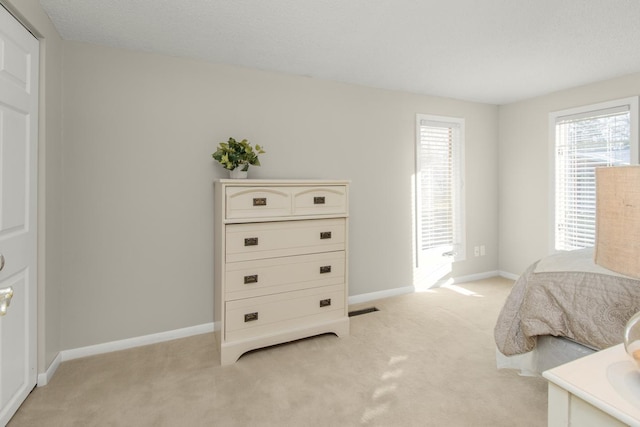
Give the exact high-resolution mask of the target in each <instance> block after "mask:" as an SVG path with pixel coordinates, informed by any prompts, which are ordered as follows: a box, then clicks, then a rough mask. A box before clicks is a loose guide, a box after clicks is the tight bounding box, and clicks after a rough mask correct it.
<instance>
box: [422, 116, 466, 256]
mask: <svg viewBox="0 0 640 427" xmlns="http://www.w3.org/2000/svg"><path fill="white" fill-rule="evenodd" d="M416 128H417V129H416V134H417V143H416V146H417V149H416V169H417V170H416V211H417V215H416V216H417V221H416V224H417V226H416V231H417V236H416V241H417V247H418V251H417V252H418V263H421V262H427V263H431V264H433V263H443V262H451V261H461V260H464V259H465V233H464V209H463V202H464V197H463V171H464V119H459V118H450V117H440V116H427V115H422V114H418V115H417V118H416Z"/></svg>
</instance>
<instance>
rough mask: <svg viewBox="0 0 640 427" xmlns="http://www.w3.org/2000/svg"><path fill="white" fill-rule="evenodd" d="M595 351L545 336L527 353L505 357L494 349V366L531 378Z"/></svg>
mask: <svg viewBox="0 0 640 427" xmlns="http://www.w3.org/2000/svg"><path fill="white" fill-rule="evenodd" d="M595 351H596V350H594V349H592V348H589V347H585V346H583V345H581V344H578V343H576V342H574V341H571V340H569V339H566V338H561V337H553V336H550V335H545V336H541V337H538V340H537V344H536V348H535V349H534V350H533V351H530V352H528V353H524V354H517V355H515V356H505V355H504V354H502V353H500V351H499V350H498V349H496V364H497V366H498V369H516V370H518V371H519V373H520V375H523V376H528V377H533V376H540V375H541V374H542V372H544V371H546V370H547V369H551V368H555V367H556V366H560V365H563V364H565V363H568V362H571V361H572V360H576V359H579V358H581V357H584V356H588V355H589V354H592V353H595Z"/></svg>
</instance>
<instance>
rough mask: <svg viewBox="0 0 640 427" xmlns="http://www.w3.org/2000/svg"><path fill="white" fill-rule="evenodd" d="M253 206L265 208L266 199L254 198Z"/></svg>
mask: <svg viewBox="0 0 640 427" xmlns="http://www.w3.org/2000/svg"><path fill="white" fill-rule="evenodd" d="M253 206H267V198H266V197H254V198H253Z"/></svg>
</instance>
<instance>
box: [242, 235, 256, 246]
mask: <svg viewBox="0 0 640 427" xmlns="http://www.w3.org/2000/svg"><path fill="white" fill-rule="evenodd" d="M244 245H245V246H258V238H257V237H247V238H246V239H244Z"/></svg>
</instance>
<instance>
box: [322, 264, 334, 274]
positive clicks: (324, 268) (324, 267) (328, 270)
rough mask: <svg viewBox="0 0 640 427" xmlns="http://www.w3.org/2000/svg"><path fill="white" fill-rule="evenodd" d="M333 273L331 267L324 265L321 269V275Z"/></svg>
mask: <svg viewBox="0 0 640 427" xmlns="http://www.w3.org/2000/svg"><path fill="white" fill-rule="evenodd" d="M325 273H331V266H330V265H323V266H321V267H320V274H325Z"/></svg>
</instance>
